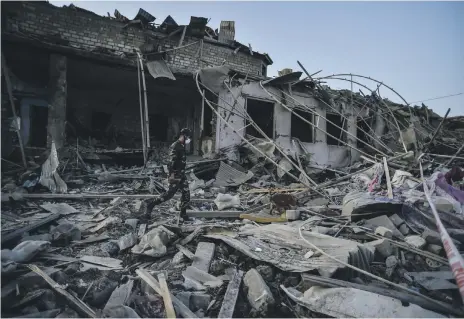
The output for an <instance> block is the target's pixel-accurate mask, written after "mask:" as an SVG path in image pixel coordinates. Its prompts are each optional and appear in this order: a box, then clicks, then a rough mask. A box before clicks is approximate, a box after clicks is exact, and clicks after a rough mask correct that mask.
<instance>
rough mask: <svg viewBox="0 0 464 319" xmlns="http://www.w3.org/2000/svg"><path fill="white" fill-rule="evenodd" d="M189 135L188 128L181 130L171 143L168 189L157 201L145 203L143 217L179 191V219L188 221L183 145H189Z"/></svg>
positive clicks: (188, 199) (187, 192) (187, 187)
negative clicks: (180, 195)
mask: <svg viewBox="0 0 464 319" xmlns="http://www.w3.org/2000/svg"><path fill="white" fill-rule="evenodd" d="M191 135H192V134H191V132H190V130H189V129H188V128H183V129H182V130H181V131H180V135H179V138H178V139H177V140H176V141H175V142H174V143H172V145H171V147H170V153H169V157H170V162H169V165H168V169H169V178H168V182H169V189H168V191H167V192H165V193H164V194H162V195H161V196H160V197H158V198H157V199H155V200H148V201H147V205H146V210H145V215H147V216H150V213H151V211H152V210H153V207H155V206H156V205H159V204H161V203H163V202H165V201H167V200H169V199H171V198H172V197H173V196H174V194H175V193H176V192H177V191H178V190H179V189H180V191H181V193H182V197H181V203H180V217H182V219H183V220H184V221H186V220H188V217H187V207H188V205H189V202H190V190H189V185H188V181H187V177H186V176H185V165H186V162H187V158H186V155H185V145H186V144H189V143H190V136H191Z"/></svg>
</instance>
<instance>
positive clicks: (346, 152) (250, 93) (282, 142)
mask: <svg viewBox="0 0 464 319" xmlns="http://www.w3.org/2000/svg"><path fill="white" fill-rule="evenodd" d="M266 89H267V90H268V91H270V92H272V93H274V96H275V97H276V98H277V99H278V100H280V99H281V97H280V93H279V92H278V91H277V90H275V89H272V88H266ZM240 93H241V96H240V97H239V98H238V102H237V105H236V109H238V110H240V109H241V107H242V106H244V103H245V98H255V99H262V100H266V101H269V102H274V129H275V141H276V144H277V145H278V146H279V147H280V148H281V149H282V150H283V151H284V152H285V153H286V154H289V155H293V154H294V152H295V149H294V146H293V143H292V141H291V136H290V134H291V112H290V111H289V110H287V109H286V108H284V107H283V106H281V105H280V104H279V103H277V102H275V101H274V100H273V99H272V98H271V97H269V95H268V94H267V93H266V92H264V91H263V90H262V89H261V87H260V85H259V83H250V84H247V85H245V86H243V89H241V88H232V93H230V92H229V91H228V90H227V89H225V90H223V91H222V92H221V93H220V94H219V95H220V98H219V102H218V104H219V106H220V108H219V109H218V111H219V113H220V114H221V116H222V117H223V118H227V117H228V116H229V113H230V109H231V106H230V105H233V104H234V96H239V95H240ZM293 97H294V98H295V99H296V100H297V101H298V102H299V103H301V104H304V105H306V106H308V107H310V108H311V109H313V110H314V111H315V112H316V113H317V114H319V115H321V116H324V117H325V115H326V109H325V107H323V106H321V105H320V103H318V102H317V100H316V99H314V98H313V97H311V96H305V95H302V94H299V93H296V94H294V95H293ZM287 99H288V100H289V103H288V104H287V105H289V106H290V105H292V103H291V102H293V103H295V101H294V100H292V99H291V98H289V97H287ZM290 101H291V102H290ZM228 104H230V105H228ZM316 123H317V122H315V123H314V124H315V125H316ZM229 124H230V125H231V126H232V127H233V128H234V129H235V130H239V129H242V128H243V127H244V126H245V120H244V119H243V118H241V117H239V116H237V115H234V114H232V115H231V116H230V119H229ZM318 127H319V128H320V129H321V130H323V131H325V129H326V122H325V120H324V119H322V118H319V122H318ZM311 128H312V126H311V125H310V124H308V129H311ZM321 130H318V129H315V128H314V141H315V142H314V143H302V144H303V146H304V148H305V150H306V151H307V152H309V153H311V163H312V164H313V165H316V166H321V167H326V166H330V167H333V168H337V167H343V166H348V165H350V159H351V152H350V148H349V147H347V146H335V145H327V144H326V141H327V138H326V135H325V133H324V132H323V131H321ZM216 132H217V134H216V150H218V149H221V148H224V147H229V146H232V145H237V144H240V143H241V138H240V137H239V136H238V135H237V133H235V132H234V131H233V130H232V129H230V128H229V127H228V126H227V125H226V124H225V123H224V122H223V121H222V120H221V119H219V118H218V121H217V130H216ZM239 134H240V136H242V137H243V136H244V129H242V130H240V131H239Z"/></svg>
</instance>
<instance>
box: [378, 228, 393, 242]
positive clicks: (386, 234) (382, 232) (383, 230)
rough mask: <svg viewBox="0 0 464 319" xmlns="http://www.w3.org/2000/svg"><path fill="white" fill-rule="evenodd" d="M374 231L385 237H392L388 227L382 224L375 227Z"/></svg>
mask: <svg viewBox="0 0 464 319" xmlns="http://www.w3.org/2000/svg"><path fill="white" fill-rule="evenodd" d="M374 233H375V234H376V235H380V236H382V237H385V238H390V239H391V238H392V237H393V232H392V231H391V230H390V229H388V228H386V227H383V226H378V227H377V228H376V229H375V231H374Z"/></svg>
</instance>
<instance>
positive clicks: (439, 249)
mask: <svg viewBox="0 0 464 319" xmlns="http://www.w3.org/2000/svg"><path fill="white" fill-rule="evenodd" d="M427 250H428V251H430V252H431V253H434V254H436V255H441V253H442V252H443V247H442V246H440V245H434V244H428V245H427Z"/></svg>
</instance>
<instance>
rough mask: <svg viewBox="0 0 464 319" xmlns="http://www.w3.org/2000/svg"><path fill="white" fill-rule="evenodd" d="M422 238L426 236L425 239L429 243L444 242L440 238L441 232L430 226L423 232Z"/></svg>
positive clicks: (438, 243)
mask: <svg viewBox="0 0 464 319" xmlns="http://www.w3.org/2000/svg"><path fill="white" fill-rule="evenodd" d="M422 238H424V239H425V241H426V242H427V243H429V244H434V245H441V244H442V242H441V239H440V234H439V233H437V232H436V231H434V230H431V229H428V228H427V229H426V230H425V231H424V232H423V233H422Z"/></svg>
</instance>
